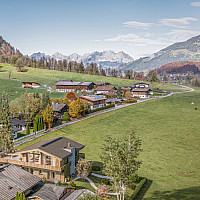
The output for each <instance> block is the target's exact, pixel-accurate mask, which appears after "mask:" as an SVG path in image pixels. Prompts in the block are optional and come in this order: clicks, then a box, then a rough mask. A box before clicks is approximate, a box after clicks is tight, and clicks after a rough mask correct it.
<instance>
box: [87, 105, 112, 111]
mask: <svg viewBox="0 0 200 200" xmlns="http://www.w3.org/2000/svg"><path fill="white" fill-rule="evenodd" d="M112 107H115V105H114V104H110V105H108V106H104V107H101V108H97V109H95V110H91V111H90V113H94V112H97V111H100V110H105V109H108V108H112Z"/></svg>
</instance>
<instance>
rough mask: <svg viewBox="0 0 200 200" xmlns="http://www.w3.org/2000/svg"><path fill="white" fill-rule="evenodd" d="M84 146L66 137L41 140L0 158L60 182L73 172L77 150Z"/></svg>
mask: <svg viewBox="0 0 200 200" xmlns="http://www.w3.org/2000/svg"><path fill="white" fill-rule="evenodd" d="M84 147H85V146H84V145H82V144H80V143H78V142H75V141H73V140H70V139H68V138H66V137H58V138H54V139H48V140H43V141H40V142H38V143H35V144H33V145H31V146H28V147H26V148H24V149H21V150H19V151H17V152H16V153H15V154H10V155H7V156H4V157H2V158H0V163H1V164H14V165H17V166H20V167H22V168H23V169H24V170H26V171H28V172H30V173H31V174H34V175H36V176H38V177H40V178H43V177H45V178H46V179H47V181H49V182H53V181H54V179H58V180H59V181H61V182H64V181H65V178H69V177H70V176H71V175H72V174H74V173H75V166H76V163H77V161H78V160H79V158H80V157H83V156H84V154H80V153H79V151H80V150H81V149H83V148H84Z"/></svg>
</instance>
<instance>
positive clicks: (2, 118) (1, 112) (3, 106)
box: [0, 93, 13, 150]
mask: <svg viewBox="0 0 200 200" xmlns="http://www.w3.org/2000/svg"><path fill="white" fill-rule="evenodd" d="M10 120H11V114H10V108H9V104H8V95H7V94H6V93H3V94H2V97H1V102H0V124H1V125H2V126H1V129H0V136H1V143H2V149H4V150H10V149H12V148H13V138H12V132H11V124H10Z"/></svg>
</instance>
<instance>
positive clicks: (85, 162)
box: [0, 0, 200, 200]
mask: <svg viewBox="0 0 200 200" xmlns="http://www.w3.org/2000/svg"><path fill="white" fill-rule="evenodd" d="M12 2H13V1H12ZM16 2H18V5H17V3H16ZM16 2H15V3H14V5H15V7H16V9H19V11H22V8H24V9H25V8H27V9H28V7H27V6H29V11H30V16H27V20H28V19H29V20H30V21H29V23H33V24H32V28H33V29H34V28H36V29H37V31H36V30H33V34H35V37H34V39H33V40H31V41H30V42H29V41H28V39H27V38H26V37H25V38H23V37H24V35H25V34H23V35H22V36H21V37H19V36H18V32H17V31H16V32H15V30H12V31H13V33H12V34H11V32H9V33H8V32H6V31H7V29H8V27H9V26H10V25H9V26H6V25H5V26H4V25H3V23H2V22H0V26H2V28H3V29H4V28H5V31H3V30H2V31H3V32H2V33H3V34H2V35H4V37H2V36H0V200H114V199H116V200H142V199H144V200H151V199H155V200H176V199H177V200H199V199H200V182H199V180H200V165H199V153H200V137H199V130H200V123H199V121H200V114H199V112H200V89H199V88H200V35H199V34H200V30H199V32H198V31H197V30H196V32H195V31H194V30H189V29H192V25H193V23H194V24H195V23H197V18H198V17H197V16H196V15H195V11H194V12H193V13H191V15H192V14H194V15H195V16H196V18H194V17H193V18H192V17H185V18H184V17H183V18H175V17H174V18H173V19H172V18H169V19H168V18H164V17H162V18H161V19H160V21H157V22H156V21H154V22H151V23H145V22H139V20H138V21H127V22H124V23H123V27H122V28H124V30H125V29H130V30H131V29H133V30H141V34H140V36H139V33H138V36H137V34H136V33H137V31H136V32H134V33H130V34H127V35H123V34H118V35H116V36H115V37H113V38H111V37H110V38H109V39H104V40H96V37H95V40H94V41H95V44H93V45H94V46H92V44H91V43H90V41H89V40H87V39H85V40H86V41H87V42H88V46H87V45H85V46H82V45H83V44H85V43H84V41H85V40H84V39H83V38H87V34H88V37H92V33H89V32H88V30H87V31H86V32H84V34H83V35H82V36H81V35H80V34H78V32H76V31H77V30H78V29H77V30H76V28H77V25H78V24H79V23H78V22H77V21H76V20H75V19H79V20H80V21H81V20H82V19H81V18H80V16H82V18H83V20H84V19H85V18H87V17H89V16H90V17H91V18H87V19H88V20H89V21H93V20H94V18H95V17H97V16H98V13H95V15H94V13H93V11H92V10H91V6H93V7H94V8H95V9H96V10H98V11H99V12H101V13H102V15H104V14H105V17H106V16H107V15H108V13H107V11H106V8H107V7H104V9H105V10H104V9H103V7H101V6H102V5H103V2H104V6H105V5H106V4H107V6H108V7H109V8H110V11H109V12H112V14H113V15H115V14H116V12H117V9H122V10H123V9H125V10H123V13H124V16H126V15H127V16H128V15H129V11H130V9H131V7H130V8H129V6H128V5H129V4H130V6H131V5H132V8H133V7H134V6H138V9H139V10H140V11H141V12H142V13H143V15H145V16H148V12H147V13H146V14H145V13H144V12H145V10H146V9H147V8H148V9H150V10H151V6H150V4H149V3H150V2H148V3H147V1H146V3H147V4H146V5H145V4H144V2H143V3H142V1H133V2H132V1H128V0H125V1H124V3H122V2H121V3H120V1H119V2H117V1H116V2H115V1H112V3H113V5H112V6H114V7H113V9H114V10H115V11H116V12H114V10H112V9H111V7H112V6H111V2H107V1H104V0H103V1H102V2H100V1H94V2H90V3H91V4H89V2H87V1H79V0H78V1H77V2H78V4H77V5H76V6H77V8H76V9H75V7H76V6H75V2H70V1H66V2H65V1H62V4H63V5H61V4H60V3H61V1H60V2H59V4H60V6H59V9H61V10H60V11H58V9H57V8H58V5H57V4H56V3H55V1H54V0H50V1H49V2H48V3H47V1H44V0H42V1H41V2H39V1H38V0H36V1H35V2H34V1H32V0H31V1H27V2H25V1H24V3H22V2H21V1H16ZM36 2H37V5H36ZM44 2H46V3H47V4H45V5H44ZM83 2H84V3H85V4H87V6H88V7H87V8H86V7H85V5H83ZM155 2H156V1H155V0H153V1H152V4H153V5H154V4H155ZM183 2H184V3H185V4H186V3H187V6H190V7H191V9H198V7H200V2H190V3H189V4H188V2H189V0H188V1H187V0H183ZM183 2H182V3H183ZM2 3H3V4H2V5H5V6H4V7H5V10H6V9H10V10H9V11H10V12H11V13H12V12H14V13H15V16H16V19H15V17H13V19H12V20H13V21H17V19H20V18H21V14H19V12H15V11H14V10H13V7H12V4H11V1H10V0H9V1H8V2H6V1H4V0H3V2H2ZM40 3H41V5H40ZM157 3H158V2H157ZM179 3H180V4H181V2H179ZM48 4H49V5H48ZM79 4H80V5H79ZM164 4H165V6H167V5H170V6H171V5H174V2H172V1H169V2H165V3H164V1H163V2H162V3H161V2H159V5H157V6H158V7H159V8H161V7H162V9H163V8H164ZM39 5H40V6H41V7H40V6H39ZM67 5H69V6H70V5H71V6H72V7H68V9H67V10H68V12H69V13H71V15H76V14H77V11H80V13H79V14H78V15H77V16H76V17H75V16H73V17H72V16H70V19H72V18H73V20H74V23H75V22H76V23H78V24H77V25H75V24H68V26H69V27H68V28H69V29H70V27H74V30H73V31H71V30H69V32H70V34H71V36H69V35H70V34H69V35H68V36H66V37H64V36H61V35H60V36H59V37H60V39H58V38H57V36H58V35H59V34H61V32H62V31H64V32H65V28H66V27H62V28H61V29H60V30H59V31H58V30H53V29H54V28H56V27H57V26H58V25H60V23H61V24H62V23H63V24H64V23H67V21H64V19H65V20H68V19H67V17H66V16H68V17H69V15H67V14H66V13H65V14H64V13H61V11H62V10H63V9H64V8H65V9H66V8H67ZM119 5H120V8H119V7H118V8H117V6H119ZM122 5H123V6H122ZM141 5H143V6H142V7H144V8H145V10H144V11H142V10H141V8H140V6H141ZM181 5H182V4H181ZM183 5H184V4H183ZM19 6H22V7H21V8H18V7H19ZM62 6H63V8H62ZM73 6H75V7H73ZM96 6H97V7H96ZM124 6H125V7H124ZM31 7H32V8H31ZM183 7H184V6H183ZM36 8H37V9H38V10H37V11H36V10H35V9H36ZM40 8H41V9H40ZM46 8H47V10H48V11H47V10H46V11H44V10H45V9H46ZM69 8H70V9H75V10H74V13H72V11H71V10H70V11H69ZM81 8H85V9H86V10H87V11H88V13H87V14H86V11H83V10H82V11H81V10H80V9H81ZM54 9H55V10H54ZM31 10H32V11H31ZM42 10H43V11H44V12H45V15H46V16H44V13H42V12H43V11H42ZM53 10H54V11H55V13H54V12H53ZM111 10H112V11H111ZM134 10H135V8H134ZM41 11H42V12H41ZM65 11H66V10H65ZM89 11H91V12H90V13H89ZM126 11H127V13H126ZM146 11H147V10H146ZM31 12H36V13H35V14H31ZM49 12H50V13H49ZM81 12H83V13H84V12H85V15H86V16H85V15H84V14H83V13H81ZM134 12H136V13H137V12H138V11H136V10H135V11H134ZM149 12H150V11H149ZM163 12H164V13H166V12H167V11H166V9H164V10H163ZM183 12H184V8H183ZM198 12H199V11H198ZM3 13H4V11H3ZM14 13H12V14H11V16H14V15H13V14H14ZM53 13H54V14H53ZM103 13H104V14H103ZM136 13H135V14H133V13H132V15H133V16H136V15H137V14H138V15H139V13H137V14H136ZM159 13H160V11H159ZM18 14H19V16H18ZM26 14H27V15H29V13H27V12H26ZM140 14H141V13H140ZM160 14H161V15H162V13H160ZM22 15H23V16H24V17H23V19H24V20H25V18H26V17H25V14H22ZM36 15H38V16H36ZM56 15H58V16H62V17H63V19H62V18H59V19H58V17H57V16H56ZM87 15H88V16H87ZM117 15H118V14H117ZM154 15H155V12H154V13H152V16H154ZM179 15H180V16H182V15H181V14H180V13H179V11H178V13H176V15H175V16H179ZM2 16H3V14H2ZM11 16H10V17H11ZM51 16H54V17H55V19H57V21H56V23H58V24H57V25H56V23H55V21H54V19H53V18H51ZM140 16H141V15H140ZM184 16H185V15H184ZM187 16H189V14H188V15H187ZM34 17H36V19H41V20H43V21H46V20H47V18H48V17H50V18H51V19H52V23H51V25H50V22H48V21H46V22H45V23H46V25H45V24H44V22H42V21H40V20H39V21H37V23H36V21H34V20H33V18H34ZM40 17H41V18H40ZM120 17H121V19H122V18H123V16H122V14H119V16H116V19H118V20H119V18H120ZM9 19H10V18H8V19H6V20H8V21H9ZM146 19H147V18H146ZM109 20H111V19H109ZM113 20H114V19H113ZM123 20H124V19H123ZM89 21H88V23H89ZM97 21H98V20H97ZM102 21H103V23H104V25H105V23H107V22H106V21H107V18H105V19H104V20H103V19H101V20H100V18H99V26H102V30H101V31H102V33H101V34H102V37H103V34H105V33H106V31H105V30H106V29H108V33H107V34H108V35H109V34H110V33H109V31H111V30H110V27H109V28H108V26H105V27H104V26H103V25H102V24H101V22H102ZM121 21H122V20H121ZM141 21H142V19H141ZM1 23H2V24H1ZM7 23H8V22H7ZM24 23H25V22H24V21H23V20H22V24H21V25H19V27H18V29H16V30H19V29H20V27H27V29H28V27H30V26H29V25H28V24H26V25H25V24H24ZM53 23H55V27H54V28H53ZM113 23H114V22H113ZM115 23H116V21H115ZM40 24H42V28H41V27H40V29H39V28H38V27H39V26H40ZM47 24H49V25H50V26H52V27H51V31H52V33H51V31H50V29H49V27H46V26H47ZM83 24H84V25H81V24H79V26H80V28H83V27H82V26H86V24H85V21H84V23H83ZM189 25H190V26H189ZM37 26H38V27H37ZM162 26H166V27H169V29H170V26H171V27H173V28H172V29H173V30H171V32H169V33H163V36H162V37H163V38H164V37H166V38H167V37H168V36H170V37H171V38H170V39H168V41H165V42H164V39H163V38H162V37H160V38H159V37H158V38H155V39H154V40H153V39H152V41H150V39H147V38H150V35H146V36H144V35H142V34H143V33H145V32H146V34H147V32H148V31H150V30H151V29H153V28H154V29H155V30H157V29H159V30H164V27H162ZM44 27H46V29H47V30H49V32H48V33H46V35H45V36H44V38H43V39H42V40H41V38H37V37H39V36H38V33H40V34H42V31H44V30H45V28H44ZM93 27H95V28H94V30H93V31H94V32H95V31H96V30H95V29H96V28H97V24H96V26H93ZM103 27H104V28H103ZM112 27H113V31H114V27H115V25H114V24H113V25H112ZM196 27H198V25H196ZM115 28H116V27H115ZM122 28H121V29H122ZM175 28H176V29H175ZM186 28H187V29H186ZM83 29H84V28H83ZM104 29H105V30H104ZM166 29H167V28H166ZM23 30H24V31H25V29H23ZM61 30H62V31H61ZM89 30H90V29H89ZM178 30H179V31H178ZM56 31H57V32H56ZM82 31H83V30H82ZM115 31H116V30H115ZM166 31H167V30H166ZM183 31H184V33H183ZM192 31H193V32H192ZM37 32H38V33H37ZM103 32H104V33H103ZM118 32H120V29H119V30H118ZM175 32H176V33H175ZM0 34H1V33H0ZM14 34H16V41H15V37H14ZM30 34H31V32H30ZM33 34H31V35H32V36H31V37H33ZM54 34H55V35H54ZM56 34H58V35H56ZM77 34H78V35H77ZM149 34H150V33H149ZM151 34H152V33H151ZM157 34H158V33H157ZM173 34H174V36H173ZM175 34H176V37H175ZM178 34H179V37H180V38H178ZM97 35H98V34H97ZM54 36H55V38H57V43H55V44H54V39H53V38H54ZM142 36H143V37H146V38H143V39H142V38H141V37H142ZM50 37H52V41H49V38H50ZM67 37H69V38H70V37H71V39H72V38H76V39H72V40H73V42H74V44H73V45H74V48H72V46H70V45H71V43H70V39H69V38H67ZM78 37H80V38H79V39H78ZM82 37H83V38H82ZM5 38H6V39H5ZM9 38H11V42H12V43H13V44H12V45H11V44H10V43H9V42H8V39H9ZM81 38H82V39H81ZM100 38H101V37H100ZM47 40H48V44H47V43H46V42H47ZM75 40H77V41H79V42H80V44H78V43H77V44H78V45H80V49H81V48H82V47H83V49H84V52H85V51H86V52H87V51H88V52H89V51H90V49H95V48H96V49H101V48H102V49H103V47H104V46H99V47H97V46H98V44H99V45H100V44H102V45H103V44H104V45H106V43H109V44H110V49H112V48H113V49H115V46H114V44H117V41H118V42H119V43H118V44H119V45H121V47H123V48H122V49H125V50H126V48H127V51H128V50H129V49H131V48H132V49H133V53H132V54H131V55H133V54H134V52H135V54H136V55H140V53H141V52H140V51H141V50H140V49H142V48H143V47H144V48H143V51H144V52H143V54H141V55H144V54H145V52H150V51H151V52H152V53H153V51H157V50H156V49H154V48H153V47H152V48H151V46H153V45H158V46H159V45H160V46H159V48H158V49H160V50H159V51H157V52H154V53H153V54H152V55H151V56H149V55H148V56H143V57H142V56H141V57H140V58H138V59H137V58H136V59H133V58H132V57H131V56H130V55H128V54H126V53H124V52H123V51H120V52H119V53H116V52H114V51H111V50H106V51H104V50H103V51H94V52H92V53H86V52H85V54H83V55H82V56H81V55H80V54H77V53H72V54H68V56H66V55H64V54H61V53H59V52H56V53H54V54H52V55H51V56H50V53H49V55H48V54H45V53H40V52H38V53H33V54H30V52H36V50H35V49H36V48H35V47H36V46H38V49H42V50H43V51H44V52H45V49H46V52H51V51H50V50H49V51H48V48H49V49H50V48H51V50H52V49H53V46H52V45H53V44H54V45H55V49H59V48H61V49H63V52H64V49H68V50H69V48H70V47H71V48H72V49H71V50H70V51H72V50H73V51H72V52H76V51H77V52H79V48H78V47H76V45H75V44H76V43H75ZM94 41H93V42H94ZM65 42H66V43H65ZM120 42H121V43H120ZM162 42H163V43H162ZM50 43H52V44H50ZM82 43H83V44H82ZM62 44H63V46H62ZM64 44H65V46H64ZM66 44H69V46H67V45H66ZM127 44H130V46H126V45H127ZM16 45H18V47H17V46H16ZM31 45H32V46H31ZM56 45H57V46H56ZM59 45H60V46H59ZM112 45H113V46H112ZM123 45H125V46H123ZM145 45H146V49H147V48H148V49H149V50H148V51H147V50H146V49H145ZM162 45H163V46H162ZM14 46H15V47H14ZM43 46H44V48H43ZM16 47H17V48H19V49H22V51H23V52H25V53H22V51H21V50H18V49H16ZM91 47H92V48H91ZM100 47H101V48H100ZM116 47H117V46H116ZM160 47H162V48H160ZM105 48H106V49H108V48H107V47H106V46H105ZM118 48H120V46H118ZM26 49H27V50H26ZM119 50H120V49H119ZM53 51H54V50H53ZM70 51H69V52H70ZM137 51H138V52H137ZM26 52H27V53H26ZM54 52H55V51H54ZM80 52H81V51H80ZM129 52H130V51H129ZM137 53H138V54H137ZM28 54H29V55H28Z"/></svg>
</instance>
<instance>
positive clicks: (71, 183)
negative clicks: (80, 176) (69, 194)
mask: <svg viewBox="0 0 200 200" xmlns="http://www.w3.org/2000/svg"><path fill="white" fill-rule="evenodd" d="M68 185H69V186H72V189H74V190H75V189H76V184H75V183H74V181H71V182H70V183H69V184H68Z"/></svg>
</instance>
